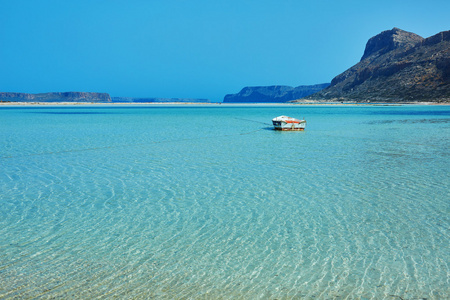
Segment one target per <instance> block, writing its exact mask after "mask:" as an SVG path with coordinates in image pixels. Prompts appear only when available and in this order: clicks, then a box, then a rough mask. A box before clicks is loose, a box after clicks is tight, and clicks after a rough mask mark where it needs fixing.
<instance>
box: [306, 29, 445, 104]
mask: <svg viewBox="0 0 450 300" xmlns="http://www.w3.org/2000/svg"><path fill="white" fill-rule="evenodd" d="M306 98H307V99H314V100H329V101H357V102H365V101H379V102H402V101H408V102H410V101H412V102H417V101H419V102H420V101H427V102H428V101H429V102H449V101H450V31H444V32H440V33H438V34H436V35H434V36H431V37H429V38H426V39H424V38H422V37H420V36H418V35H416V34H414V33H411V32H406V31H403V30H400V29H398V28H394V29H392V30H388V31H384V32H382V33H380V34H378V35H376V36H374V37H372V38H371V39H369V41H368V42H367V45H366V49H365V51H364V55H363V57H362V59H361V61H360V62H359V63H357V64H356V65H354V66H353V67H351V68H350V69H348V70H346V71H345V72H343V73H341V74H339V75H338V76H336V77H335V78H333V80H332V81H331V85H330V86H329V87H328V88H327V89H324V90H322V91H320V92H318V93H316V94H313V95H311V96H309V97H306Z"/></svg>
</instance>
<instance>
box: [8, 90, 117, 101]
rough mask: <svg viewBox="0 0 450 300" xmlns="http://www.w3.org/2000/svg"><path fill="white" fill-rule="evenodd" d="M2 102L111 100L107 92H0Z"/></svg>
mask: <svg viewBox="0 0 450 300" xmlns="http://www.w3.org/2000/svg"><path fill="white" fill-rule="evenodd" d="M0 101H2V102H111V97H110V96H109V94H107V93H88V92H63V93H58V92H53V93H41V94H26V93H6V92H0Z"/></svg>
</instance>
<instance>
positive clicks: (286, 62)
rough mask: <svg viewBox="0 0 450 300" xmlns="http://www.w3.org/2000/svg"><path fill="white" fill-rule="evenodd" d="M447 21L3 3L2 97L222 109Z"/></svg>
mask: <svg viewBox="0 0 450 300" xmlns="http://www.w3.org/2000/svg"><path fill="white" fill-rule="evenodd" d="M449 12H450V1H448V0H445V1H440V0H436V1H416V0H410V1H395V0H387V1H385V0H379V1H364V0H358V1H350V0H343V1H336V0H329V1H328V0H323V1H321V0H315V1H313V0H311V1H301V0H297V1H293V0H291V1H289V0H273V1H272V0H259V1H246V0H226V1H217V0H216V1H215V0H190V1H188V0H184V1H182V0H148V1H143V0H142V1H138V0H123V1H118V0H89V1H86V0H73V1H70V0H67V1H66V0H64V1H63V0H33V1H31V0H30V1H25V0H0V70H1V71H0V91H2V92H24V93H42V92H51V91H55V92H57V91H60V92H62V91H90V92H107V93H110V95H111V96H130V97H167V98H170V97H180V98H208V99H211V100H212V101H222V99H223V97H224V95H225V94H228V93H236V92H238V91H239V90H240V89H241V88H242V87H244V86H256V85H291V86H298V85H304V84H315V83H324V82H330V81H331V79H332V78H333V77H334V76H336V75H338V74H339V73H341V72H343V71H345V70H346V69H347V68H349V67H351V66H352V65H354V64H355V63H357V62H358V61H359V59H360V58H361V56H362V54H363V51H364V47H365V44H366V42H367V40H368V39H369V38H370V37H372V36H374V35H376V34H378V33H380V32H381V31H384V30H388V29H392V28H393V27H399V28H400V29H403V30H406V31H411V32H414V33H417V34H419V35H421V36H423V37H429V36H431V35H434V34H436V33H438V32H440V31H444V30H449V29H450V17H449V15H450V13H449Z"/></svg>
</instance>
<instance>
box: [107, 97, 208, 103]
mask: <svg viewBox="0 0 450 300" xmlns="http://www.w3.org/2000/svg"><path fill="white" fill-rule="evenodd" d="M111 100H112V102H117V103H150V102H183V103H187V102H189V103H209V102H211V101H210V100H209V99H193V98H132V97H112V98H111Z"/></svg>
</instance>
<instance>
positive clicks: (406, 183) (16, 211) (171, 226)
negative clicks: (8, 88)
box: [0, 105, 450, 299]
mask: <svg viewBox="0 0 450 300" xmlns="http://www.w3.org/2000/svg"><path fill="white" fill-rule="evenodd" d="M279 115H288V116H291V117H297V118H301V117H304V118H305V119H306V120H307V122H308V125H307V128H306V131H304V132H276V131H274V130H272V126H271V125H270V122H271V119H272V118H274V117H276V116H279ZM0 140H1V146H0V166H1V172H0V299H30V298H32V299H118V298H122V299H151V298H154V299H449V298H450V247H449V245H450V230H449V229H450V196H449V190H450V175H449V170H450V155H449V154H450V150H449V149H450V106H433V105H428V106H320V105H317V106H312V105H311V106H308V105H306V106H298V105H297V106H296V105H291V106H289V105H273V106H270V105H264V106H257V105H249V106H232V105H209V106H201V105H192V106H189V105H180V106H176V105H174V106H157V105H153V106H145V105H140V106H30V107H20V106H17V107H16V106H9V107H8V106H3V107H0Z"/></svg>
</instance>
